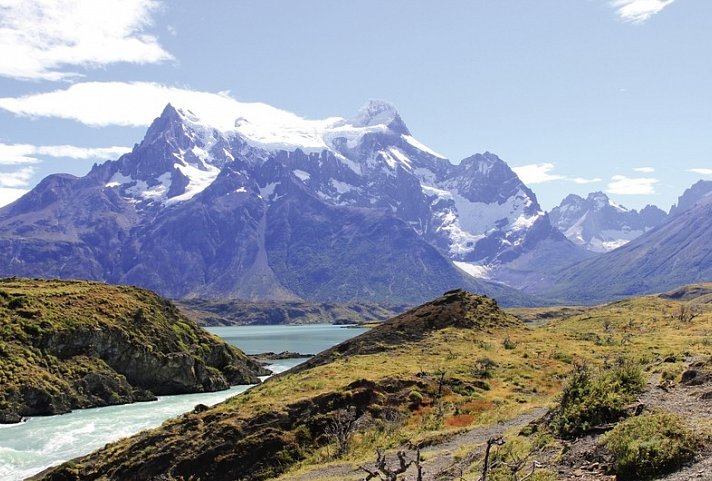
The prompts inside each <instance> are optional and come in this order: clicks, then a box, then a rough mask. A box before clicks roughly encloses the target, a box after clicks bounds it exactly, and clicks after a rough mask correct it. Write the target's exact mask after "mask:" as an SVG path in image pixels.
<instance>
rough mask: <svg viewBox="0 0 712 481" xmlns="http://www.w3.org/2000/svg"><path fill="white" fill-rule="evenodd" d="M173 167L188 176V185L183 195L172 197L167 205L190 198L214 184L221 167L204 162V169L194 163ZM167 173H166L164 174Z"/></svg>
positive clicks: (174, 165)
mask: <svg viewBox="0 0 712 481" xmlns="http://www.w3.org/2000/svg"><path fill="white" fill-rule="evenodd" d="M173 167H175V168H176V169H178V170H179V171H180V172H181V174H183V175H184V176H185V177H187V178H188V185H187V186H186V187H185V192H183V193H182V194H181V195H177V196H175V197H171V198H170V199H168V200H167V201H166V205H172V204H177V203H178V202H184V201H186V200H190V199H192V198H193V197H195V196H196V195H198V194H199V193H201V192H202V191H204V190H205V189H207V188H208V187H209V186H210V184H212V183H213V182H214V181H215V179H216V178H217V176H218V174H220V169H218V168H217V167H215V166H214V165H210V164H203V167H204V169H205V170H203V169H199V168H198V167H195V166H194V165H192V164H185V165H181V164H178V163H176V164H173ZM164 175H165V174H164Z"/></svg>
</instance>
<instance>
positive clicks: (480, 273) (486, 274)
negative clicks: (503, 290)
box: [453, 261, 492, 279]
mask: <svg viewBox="0 0 712 481" xmlns="http://www.w3.org/2000/svg"><path fill="white" fill-rule="evenodd" d="M453 264H455V267H457V268H458V269H460V270H461V271H463V272H465V273H466V274H469V275H471V276H472V277H476V278H478V279H489V278H490V272H491V271H492V269H490V268H489V267H487V266H482V265H479V264H473V263H471V262H460V261H453Z"/></svg>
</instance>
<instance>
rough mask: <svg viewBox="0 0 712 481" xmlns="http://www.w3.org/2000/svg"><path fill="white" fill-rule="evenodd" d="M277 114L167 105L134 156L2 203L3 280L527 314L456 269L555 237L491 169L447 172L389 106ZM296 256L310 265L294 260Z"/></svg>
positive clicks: (474, 160)
mask: <svg viewBox="0 0 712 481" xmlns="http://www.w3.org/2000/svg"><path fill="white" fill-rule="evenodd" d="M273 110H275V109H273V108H271V107H259V108H258V109H257V111H258V113H260V112H263V111H267V112H268V114H269V115H267V117H269V118H270V119H272V118H277V120H278V121H279V122H278V123H280V125H282V124H283V130H281V131H278V132H268V131H267V130H265V129H264V128H263V127H261V126H260V124H259V121H262V120H264V119H262V117H259V115H258V116H257V117H256V118H255V119H256V120H255V119H248V118H244V117H240V118H238V119H237V121H235V122H234V123H233V125H234V127H226V124H221V125H220V127H221V128H222V129H223V130H220V129H218V128H216V127H212V126H210V125H209V124H208V123H206V122H204V121H202V120H201V119H200V118H199V117H198V116H196V115H195V114H193V113H192V112H191V111H190V110H187V109H186V110H183V109H180V108H175V107H174V106H172V105H167V106H166V108H165V109H164V111H163V112H162V115H161V116H160V117H158V118H157V119H156V120H155V121H154V122H153V124H152V125H151V126H150V127H149V128H148V130H147V132H146V135H145V137H144V139H143V141H141V142H140V143H138V144H137V145H136V146H135V147H134V149H133V151H132V152H131V153H128V154H126V155H123V156H122V157H120V158H119V159H118V160H116V161H107V162H105V163H103V164H100V165H95V166H94V167H93V168H92V169H91V171H90V172H89V173H88V174H87V175H86V176H84V177H73V176H62V175H58V176H49V177H48V178H46V179H44V180H43V181H42V182H40V184H39V185H38V186H37V187H36V188H35V189H33V190H32V191H31V192H30V193H28V194H27V195H25V196H24V197H22V198H21V199H19V200H18V201H16V202H15V203H13V204H11V205H9V206H7V207H5V208H3V209H0V245H3V246H4V248H5V249H6V250H7V251H8V252H11V253H12V255H11V256H10V257H9V258H8V259H7V260H6V262H5V263H3V264H0V272H1V273H4V274H7V275H50V276H57V277H68V276H71V277H79V278H88V279H96V280H104V281H108V282H112V283H132V284H137V285H142V286H145V287H148V288H151V289H155V290H157V291H159V292H161V293H163V294H165V295H168V296H171V297H186V296H188V297H190V296H193V297H204V296H206V295H207V296H210V297H225V298H245V299H248V300H249V299H252V300H270V299H274V300H297V299H305V300H320V301H321V300H324V301H332V300H333V301H351V300H364V301H368V302H384V301H389V302H390V301H392V302H406V303H411V304H413V303H416V302H418V301H421V300H423V299H425V298H427V297H432V296H433V295H436V293H437V292H442V291H444V290H447V289H450V288H454V287H466V288H469V289H472V290H475V291H480V292H485V293H489V294H493V295H499V296H500V297H503V299H504V302H505V303H507V302H508V299H509V300H511V302H515V303H524V304H526V303H531V302H532V300H531V299H528V298H527V296H526V295H523V294H519V293H517V292H516V291H514V290H512V289H510V288H508V287H506V286H503V285H499V284H494V283H491V282H489V281H487V280H479V279H476V278H475V277H473V276H472V275H470V274H468V272H472V271H471V270H466V271H463V270H461V269H459V268H457V267H455V265H454V264H453V263H452V261H453V260H456V261H460V262H466V263H473V264H488V265H492V266H496V265H499V264H502V263H506V262H507V261H509V260H511V259H512V258H516V257H518V256H519V255H521V253H522V252H524V251H526V250H527V249H531V248H535V247H536V244H537V241H538V239H536V238H532V237H531V236H529V235H528V234H529V233H530V232H535V233H537V235H538V236H540V237H542V238H548V239H552V240H553V242H560V243H563V244H565V243H567V241H566V240H565V239H563V238H562V237H561V236H560V235H559V233H558V232H557V231H556V230H555V229H553V227H551V226H550V224H549V223H548V218H547V217H546V215H545V214H544V213H543V211H541V209H540V207H539V206H538V204H537V203H536V198H535V196H534V194H533V193H532V192H531V191H530V190H529V189H528V188H526V186H524V185H523V184H522V183H521V181H520V180H519V179H518V178H517V177H516V174H514V173H513V172H512V171H511V169H510V168H509V167H508V166H507V165H506V164H505V163H504V162H503V161H501V159H499V158H498V157H496V156H495V155H493V154H489V153H486V154H482V155H479V154H478V155H475V156H472V157H471V158H468V159H466V160H465V161H463V162H462V163H461V164H460V165H454V164H452V163H450V162H449V161H448V160H447V159H445V158H444V157H442V156H440V155H439V154H437V153H435V152H433V151H432V150H430V149H428V148H427V147H425V146H423V145H422V144H420V143H419V142H418V141H416V140H415V139H414V138H413V137H412V136H411V135H410V132H409V130H408V129H407V127H406V126H405V123H404V122H403V121H402V119H401V118H400V115H399V114H398V113H397V111H396V110H395V108H393V107H392V106H391V105H390V104H386V103H384V102H372V103H370V104H369V105H368V106H367V107H366V108H365V109H363V110H362V111H361V113H360V114H359V115H357V118H356V120H355V121H347V120H344V119H340V118H331V119H326V120H323V121H305V120H303V119H299V118H298V117H296V116H294V115H293V114H288V113H284V112H282V113H278V114H275V113H274V111H273ZM260 115H262V114H261V113H260ZM253 120H255V121H254V122H253ZM268 120H269V119H268ZM307 127H308V128H312V131H310V132H306V130H305V129H307V130H308V128H307ZM225 129H227V130H225ZM307 134H308V135H307ZM270 135H271V136H272V137H270ZM277 140H279V142H277ZM297 144H299V145H298V147H297V148H295V149H294V150H285V149H282V148H281V147H283V146H285V145H291V146H295V145H297ZM265 145H269V146H273V145H278V146H280V149H277V150H268V149H265ZM325 146H326V147H325ZM475 174H477V175H479V176H480V178H479V181H477V177H476V176H475ZM473 179H474V180H473ZM475 181H477V182H479V184H477V183H475V184H473V182H475ZM446 183H449V184H450V189H451V191H445V190H443V189H442V188H441V187H442V186H443V184H446ZM487 183H489V184H491V185H490V186H489V190H488V189H482V188H479V187H481V186H482V185H486V184H487ZM500 184H501V186H500ZM478 186H479V187H478ZM478 196H479V197H478ZM482 196H485V197H482ZM481 201H482V202H481ZM485 201H486V202H485ZM475 211H476V212H477V213H478V215H479V216H480V217H478V218H476V219H475V218H474V217H472V215H471V214H472V213H473V212H475ZM471 218H472V219H475V221H474V223H473V222H471V220H470V219H471ZM468 222H469V224H468ZM532 226H538V228H535V229H531V227H532ZM359 232H360V234H359ZM286 233H289V235H285V234H286ZM323 239H331V240H330V241H329V242H328V244H324V243H323V242H322V241H323ZM394 239H400V244H399V243H395V242H393V240H394ZM312 241H317V242H321V251H320V252H319V253H317V252H315V251H314V249H309V248H308V247H309V246H308V244H309V243H310V242H312ZM343 245H349V246H351V247H355V246H360V249H351V250H349V249H345V248H343ZM433 246H435V247H433ZM453 246H456V247H453ZM299 249H302V250H301V251H300V252H301V253H302V254H304V255H306V256H307V257H309V256H311V257H310V258H311V259H312V262H311V263H304V262H301V260H300V259H298V258H297V257H295V256H294V255H293V254H292V253H293V252H294V251H299ZM305 249H306V250H305ZM359 250H360V251H361V252H362V253H364V254H365V253H366V252H376V253H378V254H379V255H381V256H382V259H381V260H382V262H379V263H377V264H376V270H375V272H374V270H373V268H372V264H370V263H364V260H362V259H356V258H355V257H354V256H353V255H352V256H350V257H349V253H350V252H355V251H359ZM413 253H415V254H413ZM322 254H323V255H322ZM577 255H579V257H581V256H582V255H580V254H574V257H576V256H577ZM579 257H576V258H579ZM342 258H348V259H350V262H351V264H352V265H354V266H357V268H356V270H355V271H353V273H350V272H351V271H350V270H349V268H347V267H346V266H339V265H338V264H339V262H340V261H341V260H342ZM407 258H410V260H406V259H407ZM27 259H32V262H31V263H30V262H26V260H27ZM404 266H405V271H403V269H404ZM460 267H461V266H460ZM379 269H380V270H379ZM332 271H333V272H332ZM328 272H331V274H329V276H330V277H331V278H333V279H334V280H335V282H334V283H333V284H329V283H328V282H324V278H323V275H325V273H328ZM339 279H346V281H344V282H339ZM363 279H369V280H368V281H364V280H363ZM404 279H405V280H409V283H407V284H408V285H406V286H404V287H398V284H399V283H402V281H403V280H404ZM420 279H422V281H421V280H420ZM319 286H321V288H319ZM324 286H327V287H324ZM389 286H390V287H389ZM394 289H395V291H394Z"/></svg>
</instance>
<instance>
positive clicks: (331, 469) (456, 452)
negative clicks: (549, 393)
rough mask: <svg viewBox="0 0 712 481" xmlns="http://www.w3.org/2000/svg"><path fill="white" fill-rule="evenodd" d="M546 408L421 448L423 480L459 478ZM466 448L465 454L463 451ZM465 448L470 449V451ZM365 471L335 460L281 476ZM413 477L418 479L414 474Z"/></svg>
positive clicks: (310, 478) (305, 479) (300, 479)
mask: <svg viewBox="0 0 712 481" xmlns="http://www.w3.org/2000/svg"><path fill="white" fill-rule="evenodd" d="M546 411H547V410H546V409H545V408H539V409H535V410H533V411H530V412H528V413H526V414H523V415H521V416H517V417H516V418H514V419H511V420H509V421H506V422H503V423H499V424H496V425H493V426H483V427H478V428H474V429H471V430H469V431H466V432H462V433H459V434H455V435H454V436H452V437H450V438H448V439H447V440H446V441H444V442H443V443H440V444H437V445H434V446H428V447H426V448H423V449H422V450H421V455H422V456H423V457H424V458H425V461H423V463H422V465H423V480H424V481H446V480H447V481H449V480H453V479H459V477H460V470H461V469H463V470H464V469H466V468H467V467H468V466H469V465H470V464H472V463H473V462H474V461H475V460H477V459H479V458H481V457H482V456H483V455H484V450H485V444H486V443H487V440H488V439H490V438H492V437H497V436H501V435H502V434H504V433H505V432H506V431H508V430H510V429H512V428H516V427H523V426H525V425H527V424H529V423H530V422H532V421H534V420H536V419H539V418H540V417H541V416H543V415H544V414H545V413H546ZM463 448H465V452H464V453H460V451H462V449H463ZM466 448H470V449H469V450H467V449H466ZM396 451H397V450H393V451H389V452H388V453H387V457H388V459H389V460H393V461H395V460H396ZM364 474H365V473H364V472H363V471H360V470H359V468H358V466H357V465H354V464H353V463H335V464H330V465H327V466H315V467H314V469H313V470H311V471H309V472H308V473H304V474H299V475H285V476H282V477H281V478H279V480H280V481H287V480H289V481H317V480H318V481H326V480H344V481H346V480H360V479H363V477H364ZM414 474H415V467H414V466H412V467H411V468H410V469H409V470H408V471H407V472H406V475H408V476H409V478H408V479H410V478H411V477H413V476H414ZM413 479H415V478H414V477H413Z"/></svg>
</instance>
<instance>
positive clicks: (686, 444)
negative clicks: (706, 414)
mask: <svg viewBox="0 0 712 481" xmlns="http://www.w3.org/2000/svg"><path fill="white" fill-rule="evenodd" d="M603 444H604V446H605V447H606V448H607V449H608V451H609V452H610V453H611V454H612V455H613V463H614V469H615V471H616V474H617V475H618V478H619V479H641V478H649V477H652V476H658V475H661V474H665V473H668V472H670V471H674V470H675V469H677V468H679V467H680V466H682V465H683V464H684V463H686V462H688V461H690V460H691V459H692V458H694V456H695V453H696V452H697V451H698V450H699V449H700V447H701V442H700V439H699V438H698V437H697V436H696V435H694V434H692V433H691V432H690V431H688V430H687V429H686V428H685V426H684V425H683V423H682V420H681V419H680V418H679V417H678V416H676V415H674V414H670V413H653V414H644V415H642V416H637V417H634V418H630V419H627V420H626V421H623V422H622V423H620V424H619V425H618V426H616V427H615V428H614V429H613V430H612V431H611V432H610V433H608V434H607V435H606V436H605V437H604V439H603Z"/></svg>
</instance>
